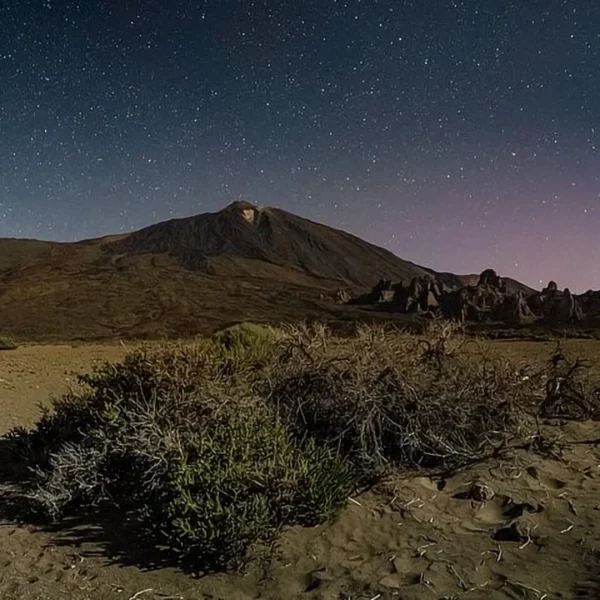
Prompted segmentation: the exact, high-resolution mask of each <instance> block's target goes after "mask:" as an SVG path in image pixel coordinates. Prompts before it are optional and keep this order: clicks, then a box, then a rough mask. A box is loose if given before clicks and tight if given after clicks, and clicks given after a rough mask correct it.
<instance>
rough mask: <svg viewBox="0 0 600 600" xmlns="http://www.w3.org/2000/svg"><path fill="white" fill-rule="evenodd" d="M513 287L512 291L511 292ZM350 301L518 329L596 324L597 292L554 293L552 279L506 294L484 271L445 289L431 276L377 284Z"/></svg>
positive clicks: (490, 273)
mask: <svg viewBox="0 0 600 600" xmlns="http://www.w3.org/2000/svg"><path fill="white" fill-rule="evenodd" d="M513 289H514V288H513ZM355 302H361V303H367V304H385V305H387V306H388V307H389V308H390V309H392V310H397V311H400V312H404V313H414V314H419V315H420V316H424V315H427V316H428V317H431V316H443V317H444V318H447V319H453V320H456V321H459V322H465V321H471V322H476V323H482V322H495V323H505V324H506V325H509V326H519V325H523V324H526V323H531V322H534V321H540V322H545V323H549V324H552V323H564V324H573V323H577V322H580V321H582V319H584V318H588V317H586V316H587V315H591V314H593V315H594V316H595V318H597V319H599V320H600V291H599V292H593V291H589V292H586V294H583V295H582V296H575V295H573V294H572V293H571V292H570V290H569V289H565V290H564V291H560V290H559V289H558V286H557V285H556V283H555V282H554V281H550V282H549V283H548V285H547V286H546V287H545V288H544V289H543V290H542V292H540V293H533V294H530V295H528V296H525V294H524V293H523V291H520V290H519V291H517V292H511V291H509V287H508V284H507V280H505V279H503V278H502V277H499V276H498V274H497V273H496V272H495V271H494V270H493V269H486V270H485V271H483V272H482V273H481V274H480V276H479V280H478V283H477V285H466V286H463V287H460V288H458V289H448V288H446V287H445V286H444V284H443V283H442V282H440V281H438V280H437V279H436V278H435V277H433V276H432V275H425V276H421V277H415V278H413V279H412V280H411V281H410V283H406V282H400V283H392V282H391V281H389V280H381V281H379V282H378V283H377V285H376V286H375V287H374V288H373V290H372V291H371V292H370V293H368V294H365V295H364V296H362V297H361V298H360V299H358V300H357V301H355Z"/></svg>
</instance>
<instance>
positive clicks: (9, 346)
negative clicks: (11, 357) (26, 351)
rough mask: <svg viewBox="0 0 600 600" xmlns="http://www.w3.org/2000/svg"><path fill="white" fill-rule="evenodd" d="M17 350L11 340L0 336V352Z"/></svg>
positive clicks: (15, 344)
mask: <svg viewBox="0 0 600 600" xmlns="http://www.w3.org/2000/svg"><path fill="white" fill-rule="evenodd" d="M15 348H17V343H16V342H15V341H14V340H13V338H11V337H8V336H2V335H0V350H14V349H15Z"/></svg>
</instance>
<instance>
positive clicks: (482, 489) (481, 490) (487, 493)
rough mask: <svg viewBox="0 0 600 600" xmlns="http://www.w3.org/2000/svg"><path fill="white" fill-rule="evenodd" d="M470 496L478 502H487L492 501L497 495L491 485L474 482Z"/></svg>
mask: <svg viewBox="0 0 600 600" xmlns="http://www.w3.org/2000/svg"><path fill="white" fill-rule="evenodd" d="M470 495H471V498H472V499H473V500H475V501H476V502H486V501H488V500H491V499H492V498H493V497H494V496H495V495H496V494H495V492H494V490H493V489H492V488H491V487H490V486H489V485H486V484H485V483H482V482H481V481H474V482H473V484H472V485H471V492H470Z"/></svg>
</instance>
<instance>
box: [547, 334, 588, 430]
mask: <svg viewBox="0 0 600 600" xmlns="http://www.w3.org/2000/svg"><path fill="white" fill-rule="evenodd" d="M539 415H540V416H541V417H544V418H547V419H569V420H578V421H581V420H586V419H594V420H600V385H599V383H598V381H597V380H595V379H594V378H593V377H592V376H591V372H590V364H589V363H588V362H587V361H585V360H582V359H581V358H576V359H575V360H573V359H570V358H569V357H567V356H566V355H565V354H564V353H563V352H562V350H561V347H560V343H558V344H557V347H556V351H555V353H554V355H553V356H552V358H551V359H550V361H549V366H548V369H547V380H546V386H545V396H544V398H543V400H542V402H541V403H540V405H539Z"/></svg>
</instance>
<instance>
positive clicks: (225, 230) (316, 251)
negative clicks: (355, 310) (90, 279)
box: [106, 202, 426, 287]
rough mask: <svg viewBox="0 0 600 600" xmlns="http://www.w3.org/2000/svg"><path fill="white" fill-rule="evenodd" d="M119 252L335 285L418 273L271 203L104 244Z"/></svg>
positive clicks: (208, 269)
mask: <svg viewBox="0 0 600 600" xmlns="http://www.w3.org/2000/svg"><path fill="white" fill-rule="evenodd" d="M106 250H107V251H109V252H113V253H115V254H117V255H120V256H140V255H143V254H167V253H169V254H170V255H171V256H173V257H174V258H175V259H176V260H177V261H178V263H179V264H180V265H181V266H183V267H185V268H187V269H189V270H191V271H196V272H203V273H210V274H215V275H218V274H223V271H224V270H225V269H224V267H225V265H227V269H226V270H227V272H228V273H230V272H231V273H232V274H233V273H234V272H235V271H236V269H237V270H239V271H240V272H244V273H245V272H246V271H247V269H248V268H249V269H250V270H252V265H253V264H255V262H256V261H261V262H262V263H266V264H269V265H273V266H278V267H281V268H283V269H286V270H290V271H292V272H295V273H298V274H303V275H307V276H309V277H314V278H317V279H324V280H331V281H335V282H337V283H338V284H339V285H342V286H348V285H350V286H359V287H368V286H370V285H372V284H373V282H374V280H376V279H377V278H385V277H388V278H390V277H391V278H394V279H410V278H412V277H416V276H421V275H423V274H424V273H425V272H426V270H425V269H424V268H423V267H419V266H418V265H415V264H413V263H410V262H408V261H405V260H402V259H400V258H398V257H397V256H395V255H394V254H392V253H391V252H388V251H387V250H384V249H383V248H379V247H377V246H374V245H373V244H369V243H367V242H365V241H363V240H361V239H360V238H358V237H356V236H353V235H350V234H349V233H346V232H344V231H340V230H337V229H333V228H331V227H327V226H325V225H321V224H319V223H315V222H313V221H309V220H308V219H303V218H301V217H298V216H296V215H293V214H291V213H288V212H285V211H283V210H279V209H277V208H257V207H256V206H254V205H252V204H248V203H245V202H234V203H233V204H231V205H229V206H228V207H226V208H225V209H224V210H222V211H220V212H218V213H208V214H202V215H198V216H195V217H188V218H183V219H173V220H171V221H166V222H164V223H158V224H157V225H152V226H150V227H146V228H145V229H142V230H140V231H137V232H135V233H132V234H131V235H128V236H127V237H125V238H124V239H122V240H120V241H117V242H114V243H111V244H109V245H108V246H107V247H106Z"/></svg>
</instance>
